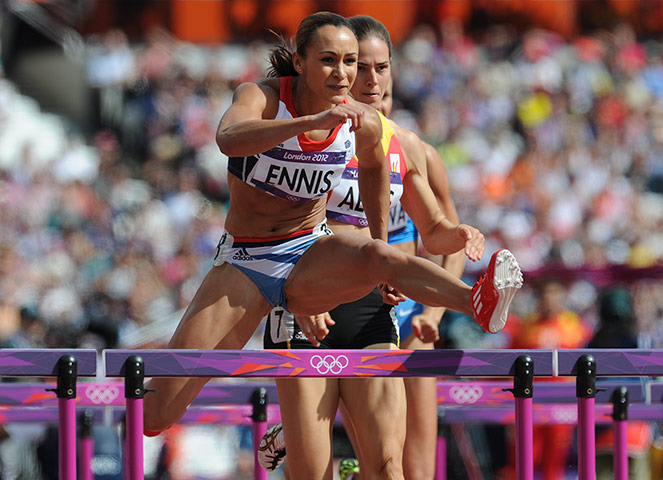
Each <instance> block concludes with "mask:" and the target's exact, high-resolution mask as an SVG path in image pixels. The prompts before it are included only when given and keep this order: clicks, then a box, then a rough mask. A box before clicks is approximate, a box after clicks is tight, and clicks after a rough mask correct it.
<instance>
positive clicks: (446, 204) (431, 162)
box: [424, 143, 465, 278]
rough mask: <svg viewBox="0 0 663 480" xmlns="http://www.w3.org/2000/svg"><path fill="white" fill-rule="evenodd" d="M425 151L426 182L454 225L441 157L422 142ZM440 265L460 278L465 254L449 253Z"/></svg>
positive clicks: (430, 146)
mask: <svg viewBox="0 0 663 480" xmlns="http://www.w3.org/2000/svg"><path fill="white" fill-rule="evenodd" d="M424 149H425V152H426V169H427V172H428V184H429V185H430V188H431V190H432V191H433V194H434V195H435V199H436V200H437V204H438V206H439V208H440V210H442V212H444V214H445V215H446V217H447V218H448V219H449V221H450V222H452V223H453V224H454V225H458V224H459V223H460V219H459V218H458V212H457V211H456V206H455V205H454V202H453V200H452V198H451V193H450V191H449V180H448V178H447V170H446V169H445V168H444V164H443V163H442V159H440V156H439V155H438V153H437V151H436V150H435V148H433V146H432V145H430V144H428V143H424ZM442 266H443V267H444V269H445V270H447V271H448V272H450V273H452V274H453V275H455V276H456V277H458V278H460V277H461V276H462V275H463V270H464V269H465V254H464V252H463V251H458V252H456V253H453V254H451V255H446V256H445V257H444V259H443V260H442Z"/></svg>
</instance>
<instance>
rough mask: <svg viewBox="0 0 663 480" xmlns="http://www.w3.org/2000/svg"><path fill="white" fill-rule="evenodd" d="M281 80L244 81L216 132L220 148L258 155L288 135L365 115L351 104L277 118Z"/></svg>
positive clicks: (356, 120)
mask: <svg viewBox="0 0 663 480" xmlns="http://www.w3.org/2000/svg"><path fill="white" fill-rule="evenodd" d="M277 82H278V80H273V79H270V80H265V81H262V82H259V83H243V84H242V85H240V86H239V87H237V89H236V90H235V93H234V95H233V102H232V104H231V106H230V108H228V110H227V111H226V113H225V114H224V115H223V117H222V118H221V122H220V123H219V128H218V129H217V131H216V143H217V144H218V146H219V149H220V150H221V151H222V152H223V153H225V154H226V155H228V156H229V157H245V156H247V155H256V154H258V153H262V152H264V151H266V150H269V149H270V148H273V147H275V146H276V145H278V144H279V143H281V142H283V141H284V140H287V139H288V138H291V137H294V136H296V135H299V134H300V133H304V132H310V131H312V130H330V129H332V128H334V127H336V126H337V125H339V124H341V123H344V122H346V121H348V120H351V121H352V122H353V125H354V126H358V125H361V114H360V112H359V111H358V110H357V108H354V107H351V106H349V105H337V106H336V107H334V108H330V109H328V110H323V111H322V112H320V113H317V114H315V115H302V116H298V117H295V118H286V119H279V120H276V119H275V117H276V113H277V112H278V105H279V92H278V86H277V85H278V83H277Z"/></svg>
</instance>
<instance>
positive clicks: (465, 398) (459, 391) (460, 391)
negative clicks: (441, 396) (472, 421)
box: [449, 385, 483, 405]
mask: <svg viewBox="0 0 663 480" xmlns="http://www.w3.org/2000/svg"><path fill="white" fill-rule="evenodd" d="M449 396H450V397H451V399H452V400H453V401H454V402H456V403H458V404H460V405H464V404H467V403H476V402H477V400H479V399H480V398H481V397H482V396H483V388H481V387H480V386H479V385H469V386H465V385H463V386H454V387H451V388H450V389H449Z"/></svg>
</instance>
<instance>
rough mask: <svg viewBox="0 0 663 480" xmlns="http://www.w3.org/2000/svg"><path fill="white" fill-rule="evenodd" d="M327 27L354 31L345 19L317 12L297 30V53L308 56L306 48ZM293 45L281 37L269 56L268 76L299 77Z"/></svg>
mask: <svg viewBox="0 0 663 480" xmlns="http://www.w3.org/2000/svg"><path fill="white" fill-rule="evenodd" d="M325 25H332V26H334V27H338V28H341V27H347V28H348V29H349V30H352V31H354V29H353V27H352V26H351V25H350V22H348V20H347V19H346V18H345V17H342V16H341V15H338V14H336V13H331V12H317V13H313V14H311V15H309V16H308V17H306V18H305V19H304V20H302V22H301V23H300V24H299V28H297V36H296V37H295V44H296V45H295V47H296V50H295V51H296V52H297V53H299V55H301V56H302V57H305V56H306V48H307V47H308V46H309V45H310V44H311V42H312V41H313V39H314V36H315V34H316V32H317V31H318V29H319V28H320V27H324V26H325ZM292 54H293V49H292V44H291V43H290V44H289V43H288V42H286V40H285V39H284V38H283V37H280V41H279V43H278V44H277V45H276V46H274V48H272V51H271V52H270V54H269V63H270V65H271V66H270V68H269V70H268V71H267V75H268V76H270V77H289V76H292V77H294V76H297V75H298V73H297V70H295V65H294V63H293V61H292Z"/></svg>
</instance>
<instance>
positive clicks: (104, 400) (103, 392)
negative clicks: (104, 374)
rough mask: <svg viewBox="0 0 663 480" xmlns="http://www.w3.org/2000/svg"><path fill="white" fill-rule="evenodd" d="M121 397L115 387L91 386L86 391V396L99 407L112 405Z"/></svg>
mask: <svg viewBox="0 0 663 480" xmlns="http://www.w3.org/2000/svg"><path fill="white" fill-rule="evenodd" d="M119 395H120V390H119V389H118V388H117V387H116V386H115V385H90V386H89V387H87V388H86V389H85V396H86V397H87V398H89V399H90V401H91V402H92V403H95V404H97V405H100V404H104V405H110V404H111V403H113V400H115V399H116V398H117V397H118V396H119Z"/></svg>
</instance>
